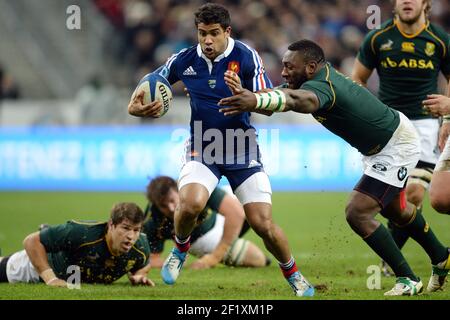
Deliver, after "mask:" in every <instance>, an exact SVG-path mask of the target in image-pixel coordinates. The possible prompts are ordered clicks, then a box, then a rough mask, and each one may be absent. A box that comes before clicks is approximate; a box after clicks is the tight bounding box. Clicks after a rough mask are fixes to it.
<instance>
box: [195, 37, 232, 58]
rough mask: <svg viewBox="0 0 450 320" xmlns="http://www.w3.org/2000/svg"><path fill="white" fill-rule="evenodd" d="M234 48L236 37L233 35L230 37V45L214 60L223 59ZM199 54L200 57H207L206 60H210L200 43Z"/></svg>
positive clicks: (198, 46)
mask: <svg viewBox="0 0 450 320" xmlns="http://www.w3.org/2000/svg"><path fill="white" fill-rule="evenodd" d="M233 49H234V39H233V38H231V37H228V45H227V48H226V50H225V51H224V52H223V53H222V54H219V55H218V56H217V57H216V58H215V59H214V62H219V61H220V60H222V59H223V58H226V57H228V55H229V54H230V53H231V51H233ZM197 54H198V56H199V57H202V58H203V59H205V60H206V61H210V60H209V59H208V58H207V57H206V56H205V55H204V54H203V52H202V47H201V46H200V43H199V44H198V45H197Z"/></svg>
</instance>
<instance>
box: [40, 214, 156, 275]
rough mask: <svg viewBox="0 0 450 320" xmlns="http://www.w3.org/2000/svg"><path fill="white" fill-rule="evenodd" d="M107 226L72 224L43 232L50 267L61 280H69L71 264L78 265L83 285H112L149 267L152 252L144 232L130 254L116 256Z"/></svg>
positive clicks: (41, 238) (100, 224)
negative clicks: (109, 240)
mask: <svg viewBox="0 0 450 320" xmlns="http://www.w3.org/2000/svg"><path fill="white" fill-rule="evenodd" d="M106 231H107V223H88V222H77V221H69V222H67V223H65V224H60V225H57V226H52V227H49V228H46V229H43V230H42V231H41V232H40V240H41V243H42V244H43V245H44V247H45V249H46V250H47V256H48V260H49V263H50V266H51V267H52V269H53V270H54V271H55V274H56V275H57V276H58V277H59V278H61V279H65V280H66V279H67V278H68V277H69V276H70V275H72V273H70V272H69V273H68V267H69V266H71V265H75V266H79V267H80V271H81V282H84V283H111V282H113V281H115V280H117V279H119V278H120V277H122V276H123V275H124V274H126V273H127V272H131V273H134V272H136V271H137V270H139V269H141V268H143V267H144V266H146V265H147V264H148V259H149V257H150V249H149V247H148V241H147V238H146V236H145V235H144V234H142V233H141V235H140V236H139V239H138V241H137V242H136V243H135V244H134V246H133V247H132V248H131V250H130V251H129V252H128V253H125V254H122V255H119V256H114V255H113V254H112V253H111V252H110V250H109V248H108V244H107V243H106V240H105V235H106Z"/></svg>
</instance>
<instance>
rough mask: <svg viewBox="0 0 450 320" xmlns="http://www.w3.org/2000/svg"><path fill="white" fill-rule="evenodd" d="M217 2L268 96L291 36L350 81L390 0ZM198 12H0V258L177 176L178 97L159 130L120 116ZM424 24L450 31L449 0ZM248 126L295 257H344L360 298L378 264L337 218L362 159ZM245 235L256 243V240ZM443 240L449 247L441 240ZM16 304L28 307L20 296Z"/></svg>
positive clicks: (121, 4) (301, 121)
mask: <svg viewBox="0 0 450 320" xmlns="http://www.w3.org/2000/svg"><path fill="white" fill-rule="evenodd" d="M216 2H219V3H222V4H224V5H226V6H227V8H229V10H230V13H231V17H232V36H233V37H234V38H237V39H240V40H242V41H244V42H246V43H248V44H250V45H252V46H253V47H255V48H256V49H257V50H258V52H259V53H260V55H261V57H262V59H263V61H264V63H265V67H266V70H267V72H268V74H269V76H270V78H271V79H272V82H273V83H274V85H278V84H280V83H281V82H282V79H281V77H280V72H281V69H280V60H281V57H282V54H283V53H284V51H285V49H286V48H287V46H288V44H289V43H291V42H293V41H295V40H298V39H300V38H309V39H312V40H314V41H316V42H318V43H319V44H320V45H321V46H322V47H323V48H324V50H325V54H326V56H327V59H328V60H329V61H331V63H332V64H333V65H334V66H336V67H337V68H338V69H339V70H340V71H342V72H343V73H345V74H349V73H350V70H351V67H352V65H353V60H354V57H355V55H356V52H357V49H358V47H359V45H360V43H361V41H362V38H363V37H364V35H365V33H366V32H367V31H368V29H367V26H366V20H367V18H368V16H369V15H370V14H369V13H367V11H366V10H367V8H368V6H369V5H378V6H379V7H380V8H381V21H384V20H385V19H387V18H389V17H390V16H391V11H392V7H391V3H390V1H376V0H363V1H352V0H336V1H319V0H317V1H301V0H284V1H278V0H276V1H275V0H264V1H250V0H229V1H216ZM202 3H204V1H181V0H158V1H148V0H147V1H145V0H79V1H67V0H45V1H29V0H15V1H8V0H0V43H2V45H1V46H0V190H1V192H0V248H2V249H3V251H4V253H9V252H11V251H14V250H19V249H20V248H21V241H22V239H23V237H24V236H25V235H26V234H27V233H30V232H32V231H33V230H35V229H36V227H37V225H38V224H40V223H42V222H49V223H61V222H64V221H65V220H67V219H70V218H75V217H76V218H86V219H91V218H96V219H105V217H106V215H107V212H108V211H109V208H110V207H111V205H112V203H113V202H118V201H123V200H124V199H131V200H133V201H136V202H138V203H139V204H140V205H141V206H145V200H144V199H143V192H144V190H145V185H146V183H147V181H148V179H149V178H151V177H153V176H156V175H158V174H167V175H171V176H173V177H176V176H177V173H178V170H179V168H180V165H181V162H180V160H181V150H182V145H183V141H184V138H185V137H186V135H187V132H188V131H187V130H188V119H189V114H190V110H189V107H188V100H187V98H186V97H185V96H184V94H183V87H182V86H181V85H177V86H175V87H174V93H175V94H176V98H175V100H174V104H173V106H172V108H171V110H169V112H168V113H167V114H166V115H165V116H164V117H163V118H161V119H157V120H149V119H139V118H134V117H132V116H129V115H128V114H127V110H126V105H127V103H128V99H129V96H130V94H131V92H132V91H133V89H134V86H135V84H136V83H137V81H138V80H139V79H140V78H141V76H143V75H144V74H145V73H147V72H149V71H151V70H153V69H155V68H156V67H157V66H159V65H161V64H162V63H164V61H165V60H166V58H167V57H168V56H170V54H171V53H173V52H176V51H178V50H180V49H181V48H184V47H187V46H190V45H193V44H195V43H196V31H195V26H194V24H193V12H194V11H195V9H196V8H197V7H198V6H199V5H200V4H202ZM73 4H76V5H78V6H79V8H80V9H81V29H80V30H69V29H68V28H67V27H66V21H67V19H68V17H69V16H70V14H69V13H67V12H66V10H67V8H68V7H69V6H70V5H73ZM432 21H434V22H436V23H438V24H440V25H441V26H443V27H444V28H445V29H446V30H447V31H450V4H449V2H448V1H445V0H434V2H433V11H432ZM3 44H7V45H3ZM377 84H378V79H377V76H376V75H374V76H372V78H371V79H370V83H369V88H370V89H371V90H373V91H374V90H376V88H377ZM252 118H253V122H254V125H255V126H256V127H257V129H258V130H259V132H260V140H261V145H262V151H263V155H264V163H265V165H266V168H267V171H268V173H269V174H270V177H271V181H272V186H273V189H274V191H275V195H274V209H275V212H276V214H277V215H276V216H275V217H276V219H277V221H279V223H280V224H281V225H282V226H283V227H284V228H285V229H286V230H287V233H288V237H289V238H290V239H293V243H294V244H293V246H294V249H295V251H294V252H298V255H301V256H302V257H303V258H305V259H306V260H307V261H309V262H311V263H312V266H318V265H320V263H322V262H320V263H319V262H318V261H316V260H315V259H316V258H317V257H315V251H317V252H324V255H325V254H326V255H327V256H328V258H329V260H326V261H327V262H329V261H330V260H332V259H333V257H334V258H336V257H338V260H339V259H340V260H339V262H338V263H337V265H338V266H341V267H342V264H343V263H344V262H342V261H343V260H342V258H344V257H350V258H349V260H348V262H345V263H344V265H345V264H346V265H348V266H352V265H355V266H360V268H359V271H354V270H353V269H352V270H350V271H349V270H347V269H348V268H347V269H345V266H344V267H343V270H344V269H345V271H344V272H351V273H353V274H355V273H356V274H357V275H359V276H361V277H362V279H363V280H361V279H359V280H358V281H359V282H358V284H357V286H358V285H359V286H362V287H361V288H362V290H364V286H365V280H364V276H365V268H366V267H367V266H368V265H370V264H376V263H377V259H376V258H375V256H374V255H373V254H371V253H369V252H368V250H367V248H365V246H364V244H363V243H362V242H361V240H360V239H358V238H357V237H356V236H354V235H353V234H352V233H351V231H350V230H349V228H348V226H347V225H346V224H345V219H344V217H343V209H344V204H345V200H346V197H347V192H348V191H350V190H351V188H352V186H353V185H354V183H355V182H356V181H357V179H358V178H359V176H360V174H361V164H360V156H359V155H358V153H357V152H356V150H354V149H353V148H351V147H350V146H349V145H348V144H346V143H345V142H343V141H342V140H340V139H339V138H337V137H335V136H333V135H332V134H330V133H328V132H327V131H326V130H325V129H323V128H322V127H321V126H319V125H317V124H316V123H315V122H314V120H313V119H312V118H311V117H310V116H305V115H298V114H296V115H293V114H281V115H275V116H272V117H270V118H269V117H264V116H260V115H254V116H252ZM223 180H224V179H222V184H226V181H223ZM25 191H26V192H25ZM94 191H95V192H94ZM112 191H114V192H112ZM286 191H289V192H286ZM86 192H89V193H86ZM119 192H120V193H119ZM123 192H126V193H123ZM314 192H315V193H314ZM426 206H427V209H426V214H427V216H429V217H430V218H429V219H430V220H431V222H432V223H435V224H436V226H435V228H436V229H437V233H438V234H439V235H440V236H441V234H444V230H445V226H446V225H447V226H448V220H446V218H445V217H443V216H439V215H437V214H436V213H435V212H432V211H431V209H430V208H429V205H428V202H427V203H426ZM249 237H250V238H252V239H254V241H258V239H256V238H255V237H254V235H253V234H251V235H250V236H249ZM327 237H329V238H328V240H326V239H327ZM336 239H337V240H336ZM443 239H444V241H445V240H447V242H450V238H449V237H447V238H445V236H444V237H443ZM333 241H334V243H332V242H333ZM330 242H331V244H330ZM410 242H411V241H410ZM344 243H345V246H343V245H344ZM347 243H350V244H349V245H347ZM259 244H261V243H260V242H259ZM298 244H301V246H298ZM347 246H348V248H346V249H344V248H343V247H347ZM358 250H360V251H362V252H363V254H362V256H358V255H356V256H355V257H356V258H355V259H357V260H358V262H354V261H353V260H352V259H351V257H353V256H354V251H358ZM300 252H301V253H300ZM406 252H407V253H410V255H412V259H413V262H418V263H419V262H420V268H422V269H420V270H423V272H424V276H425V274H426V273H427V272H428V271H426V270H428V269H427V268H428V266H429V265H428V264H427V263H426V261H427V260H426V258H425V257H424V255H423V253H422V252H420V250H419V249H418V247H417V246H416V245H415V244H408V245H407V248H406ZM328 258H327V259H328ZM307 268H308V267H307ZM312 269H314V268H313V267H309V268H308V269H307V271H308V272H309V271H311V272H312ZM275 272H276V270H275ZM336 272H338V271H336ZM338 274H339V275H336V274H334V275H333V274H331V275H330V276H329V278H327V276H324V277H325V278H324V279H325V282H326V283H327V284H328V287H329V288H331V287H333V286H332V283H333V281H335V283H339V280H337V279H340V273H338ZM347 276H348V274H347ZM155 277H156V276H155ZM345 277H346V276H345V275H344V276H343V278H345ZM275 278H276V277H275ZM343 278H342V279H343ZM322 279H323V277H322ZM327 279H328V280H327ZM327 281H328V282H327ZM330 281H331V283H330ZM355 281H356V280H355ZM355 283H356V282H355ZM277 285H279V286H281V285H283V284H277ZM274 286H275V285H274ZM256 287H258V285H256ZM1 288H2V287H1V286H0V291H1ZM19 288H20V287H19ZM337 288H338V289H336V292H335V291H333V290H331V289H330V298H339V297H340V296H339V293H338V290H339V286H338V287H337ZM356 291H359V290H356ZM352 292H353V291H352ZM186 294H187V293H186ZM285 294H286V295H285V297H288V296H289V294H288V293H287V292H285ZM1 296H2V295H1V294H0V298H1ZM7 296H8V297H12V295H11V293H9V294H8V295H7ZM156 296H157V295H156ZM156 296H155V297H156ZM18 297H25V298H27V297H33V296H32V295H31V296H28V295H27V294H25V293H24V292H23V291H20V294H19V295H18ZM200 297H201V296H200ZM225 297H226V295H225ZM244 297H245V295H244ZM255 297H258V296H255ZM349 297H350V298H352V297H361V296H358V295H355V296H349ZM362 297H364V296H362ZM369 297H376V295H373V296H370V295H369ZM438 297H443V298H447V299H448V297H449V296H448V294H443V296H438ZM194 298H198V297H197V296H194ZM262 298H271V296H262ZM275 298H276V296H275Z"/></svg>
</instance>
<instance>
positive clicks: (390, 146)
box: [363, 113, 420, 188]
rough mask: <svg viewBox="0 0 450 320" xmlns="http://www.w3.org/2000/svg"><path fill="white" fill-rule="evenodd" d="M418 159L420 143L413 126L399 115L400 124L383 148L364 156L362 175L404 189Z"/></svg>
mask: <svg viewBox="0 0 450 320" xmlns="http://www.w3.org/2000/svg"><path fill="white" fill-rule="evenodd" d="M419 157H420V141H419V138H418V135H417V132H416V130H415V129H414V126H413V125H412V124H411V122H410V121H409V120H408V119H407V118H406V116H405V115H403V114H402V113H400V124H399V126H398V128H397V129H396V131H395V132H394V134H393V136H392V138H391V139H390V140H389V142H388V143H387V144H386V146H384V148H383V149H382V150H381V151H380V152H378V153H377V154H375V155H371V156H364V157H363V163H364V167H365V170H364V175H366V176H369V177H372V178H374V179H376V180H378V181H381V182H384V183H385V184H388V185H392V186H394V187H397V188H404V187H405V183H406V181H407V178H408V176H409V175H410V174H411V172H412V170H413V169H414V168H415V167H416V165H417V163H418V161H419Z"/></svg>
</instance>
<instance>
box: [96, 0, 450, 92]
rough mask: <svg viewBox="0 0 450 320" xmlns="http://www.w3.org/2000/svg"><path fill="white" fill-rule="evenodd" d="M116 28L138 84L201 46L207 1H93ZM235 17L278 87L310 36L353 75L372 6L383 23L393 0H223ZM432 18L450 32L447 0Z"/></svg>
mask: <svg viewBox="0 0 450 320" xmlns="http://www.w3.org/2000/svg"><path fill="white" fill-rule="evenodd" d="M92 1H94V2H95V4H96V5H97V7H98V8H99V9H100V11H102V12H103V13H104V14H105V15H106V16H107V17H108V19H109V21H110V22H111V24H113V25H114V26H115V27H116V28H117V35H118V36H120V37H122V41H121V42H122V44H123V45H121V46H120V49H119V50H118V52H117V53H116V54H117V57H118V59H120V61H125V63H126V64H127V65H129V67H130V68H131V70H132V72H133V74H134V77H135V79H133V81H136V79H138V78H139V77H140V76H141V75H143V74H145V73H147V72H149V71H151V70H154V69H155V68H156V67H158V66H159V65H161V64H163V63H164V62H165V61H166V59H167V58H168V57H169V56H170V55H171V54H172V53H175V52H177V51H179V50H180V49H182V48H185V47H188V46H191V45H194V44H196V43H197V40H196V37H197V35H196V30H195V25H194V18H193V13H194V12H195V11H196V9H197V8H198V7H199V6H200V5H201V4H203V3H205V1H197V0H192V1H185V0H158V1H152V0H92ZM214 2H216V3H221V4H223V5H225V6H226V7H227V8H228V9H229V11H230V14H231V26H232V37H234V38H236V39H239V40H241V41H244V42H246V43H248V44H249V45H251V46H253V47H254V48H256V49H257V51H258V52H259V54H260V55H261V57H262V59H263V61H264V63H265V66H266V70H267V72H268V73H269V77H270V78H271V79H272V81H273V83H274V85H278V84H280V83H281V82H282V78H281V76H280V72H281V69H280V59H281V57H282V54H283V53H284V51H285V50H286V48H287V46H288V45H289V44H290V43H291V42H294V41H296V40H298V39H301V38H308V39H312V40H314V41H316V42H317V43H319V44H320V45H321V46H322V48H324V51H325V54H326V57H327V59H328V60H329V61H330V62H332V63H333V64H334V65H335V66H336V67H337V68H338V69H340V70H341V71H342V72H344V73H347V74H348V73H349V72H350V70H351V67H352V65H353V59H354V57H355V54H356V52H357V50H358V47H359V45H360V44H361V41H362V39H363V37H364V35H365V34H366V33H367V32H368V31H369V29H368V27H367V25H366V21H367V19H368V17H369V16H370V15H371V13H368V12H367V9H368V7H369V6H371V5H377V6H378V7H379V8H381V21H384V20H386V19H388V18H390V17H391V16H392V9H393V5H392V2H391V1H390V0H358V1H356V0H334V1H333V0H262V1H256V0H219V1H214ZM431 20H432V21H433V22H436V23H438V24H440V25H441V26H442V27H444V28H445V29H446V30H447V31H450V4H449V1H448V0H434V1H433V9H432V15H431Z"/></svg>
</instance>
